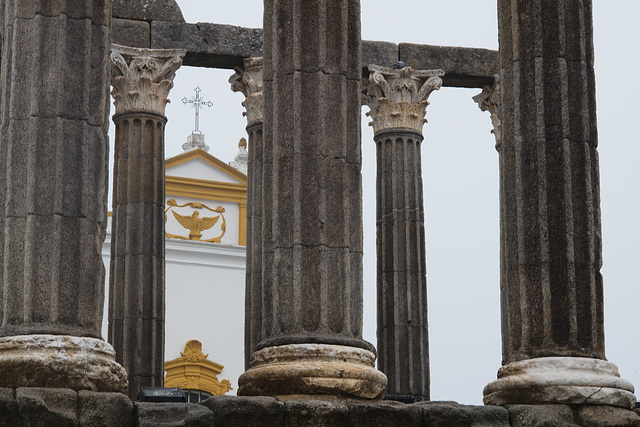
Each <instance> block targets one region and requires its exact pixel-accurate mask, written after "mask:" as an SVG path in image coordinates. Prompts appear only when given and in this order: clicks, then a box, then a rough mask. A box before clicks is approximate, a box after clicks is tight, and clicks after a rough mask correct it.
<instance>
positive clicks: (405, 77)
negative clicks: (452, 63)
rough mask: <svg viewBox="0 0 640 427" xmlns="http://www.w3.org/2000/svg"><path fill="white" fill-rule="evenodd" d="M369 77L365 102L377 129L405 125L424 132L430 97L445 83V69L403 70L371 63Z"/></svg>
mask: <svg viewBox="0 0 640 427" xmlns="http://www.w3.org/2000/svg"><path fill="white" fill-rule="evenodd" d="M369 72H370V74H369V80H368V81H364V82H363V103H365V104H367V105H368V106H369V107H370V108H371V111H370V112H369V113H367V115H368V116H370V117H371V118H372V119H373V122H371V123H370V125H372V126H373V129H374V132H378V131H381V130H386V129H394V128H406V129H411V130H415V131H417V132H420V133H422V126H423V125H424V123H426V119H425V118H424V116H425V114H426V108H427V105H429V102H428V101H427V99H428V98H429V96H430V95H431V93H433V91H435V90H438V89H440V87H441V86H442V76H444V71H442V70H414V69H412V68H411V67H404V68H402V69H400V70H398V69H392V68H386V67H380V66H377V65H369Z"/></svg>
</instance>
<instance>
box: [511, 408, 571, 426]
mask: <svg viewBox="0 0 640 427" xmlns="http://www.w3.org/2000/svg"><path fill="white" fill-rule="evenodd" d="M506 408H507V410H508V411H509V419H510V420H511V427H577V426H578V424H576V423H575V422H574V420H573V412H572V411H571V407H570V406H567V405H509V406H507V407H506Z"/></svg>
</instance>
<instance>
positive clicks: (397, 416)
mask: <svg viewBox="0 0 640 427" xmlns="http://www.w3.org/2000/svg"><path fill="white" fill-rule="evenodd" d="M346 403H347V407H348V408H349V418H348V419H349V422H350V424H349V425H351V426H353V427H355V426H362V427H366V426H386V427H404V426H419V425H421V424H422V411H421V408H419V407H418V406H415V405H406V404H404V403H399V402H377V403H365V402H362V403H359V402H358V403H356V402H352V401H347V402H346Z"/></svg>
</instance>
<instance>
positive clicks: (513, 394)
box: [483, 357, 636, 408]
mask: <svg viewBox="0 0 640 427" xmlns="http://www.w3.org/2000/svg"><path fill="white" fill-rule="evenodd" d="M633 391H634V390H633V385H632V384H631V383H630V382H629V381H626V380H623V379H621V378H620V375H619V374H618V368H617V366H616V365H614V364H613V363H610V362H607V361H606V360H600V359H591V358H587V357H540V358H535V359H528V360H521V361H519V362H513V363H509V364H507V365H505V366H503V367H502V368H500V369H499V370H498V379H497V380H496V381H494V382H492V383H489V384H488V385H487V386H486V387H485V388H484V399H483V401H484V404H485V405H507V404H533V405H538V404H568V405H571V404H577V405H612V406H620V407H623V408H631V407H633V406H634V405H635V402H636V398H635V396H634V394H633Z"/></svg>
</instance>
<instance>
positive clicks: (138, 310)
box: [109, 46, 184, 399]
mask: <svg viewBox="0 0 640 427" xmlns="http://www.w3.org/2000/svg"><path fill="white" fill-rule="evenodd" d="M181 55H184V52H183V51H159V50H149V49H131V48H124V47H119V46H115V47H114V51H113V54H112V63H113V79H114V80H113V96H114V99H115V104H116V114H115V115H114V117H113V121H114V123H115V125H116V138H115V162H114V169H113V220H112V226H111V231H112V232H111V236H112V240H111V270H110V275H109V342H111V343H112V344H113V346H114V347H115V349H116V359H117V360H118V362H120V363H122V365H123V366H124V367H125V369H126V370H127V373H128V374H129V393H128V394H129V397H130V398H132V399H136V398H137V394H138V391H139V390H140V387H161V386H162V383H163V379H164V322H165V317H164V316H165V297H164V290H165V263H164V262H165V259H164V238H165V216H164V202H165V195H164V185H165V177H164V157H165V156H164V127H165V124H166V122H167V119H166V117H165V116H164V107H165V105H166V102H167V99H166V97H167V95H168V93H169V90H170V89H171V87H172V86H173V77H174V75H175V71H176V70H177V68H178V67H179V66H180V63H181Z"/></svg>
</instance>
